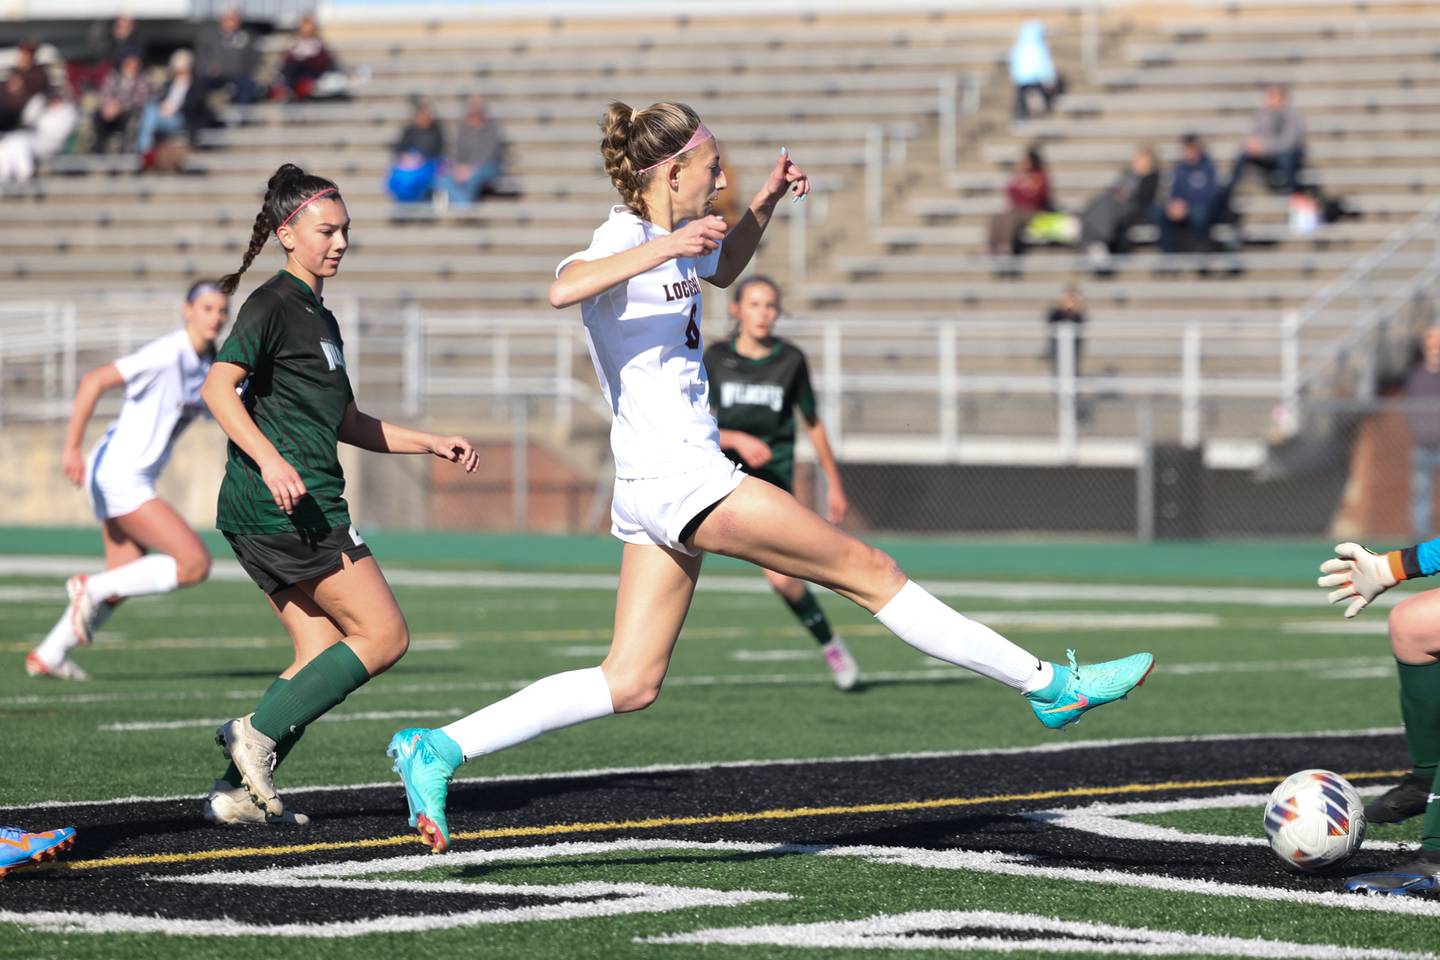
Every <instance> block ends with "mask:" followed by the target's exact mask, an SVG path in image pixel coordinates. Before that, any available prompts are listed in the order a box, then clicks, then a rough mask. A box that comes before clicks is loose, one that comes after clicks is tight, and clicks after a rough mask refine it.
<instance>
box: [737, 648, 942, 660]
mask: <svg viewBox="0 0 1440 960" xmlns="http://www.w3.org/2000/svg"><path fill="white" fill-rule="evenodd" d="M819 656H820V651H819V650H731V651H730V659H731V660H737V661H739V662H740V663H792V662H798V661H801V660H805V661H811V660H815V659H817V658H818V657H819ZM927 659H929V658H927ZM930 662H931V663H934V661H933V660H931V661H930Z"/></svg>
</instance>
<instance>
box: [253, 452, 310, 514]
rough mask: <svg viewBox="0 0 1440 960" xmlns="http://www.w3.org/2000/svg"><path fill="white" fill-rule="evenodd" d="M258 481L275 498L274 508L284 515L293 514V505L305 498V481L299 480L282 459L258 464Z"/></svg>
mask: <svg viewBox="0 0 1440 960" xmlns="http://www.w3.org/2000/svg"><path fill="white" fill-rule="evenodd" d="M260 479H262V480H264V481H265V486H266V487H268V488H269V489H270V496H272V497H274V498H275V506H277V507H279V508H280V509H281V510H284V511H285V512H286V513H294V512H295V504H297V503H299V502H300V499H301V498H302V497H304V496H305V481H304V480H301V479H300V474H298V473H296V472H295V468H294V467H292V466H290V464H289V463H288V462H287V461H286V460H285V458H284V457H278V456H277V457H276V458H275V459H274V460H267V461H265V462H264V463H262V464H260Z"/></svg>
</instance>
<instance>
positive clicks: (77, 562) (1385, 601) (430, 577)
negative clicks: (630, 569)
mask: <svg viewBox="0 0 1440 960" xmlns="http://www.w3.org/2000/svg"><path fill="white" fill-rule="evenodd" d="M97 563H98V561H97V560H96V558H95V557H26V556H10V557H3V556H0V576H7V575H8V576H47V575H48V576H56V577H68V576H70V575H71V574H72V573H74V572H75V571H76V570H88V569H91V568H94V567H96V566H97ZM210 576H211V579H214V580H222V581H226V582H244V583H248V582H249V577H247V576H245V574H244V572H243V571H242V570H241V569H240V566H239V564H237V563H235V562H234V561H233V560H227V559H217V560H216V561H215V564H214V567H213V568H212V570H211V574H210ZM385 577H386V579H388V580H389V581H390V583H391V585H393V586H404V587H475V588H488V589H502V590H545V589H550V590H608V591H612V592H613V591H614V590H615V587H616V585H617V583H618V580H617V577H618V574H614V573H521V572H508V571H479V570H415V569H411V568H408V567H386V568H385ZM920 582H921V583H922V584H923V585H924V587H925V589H927V590H929V591H930V592H931V593H933V594H935V595H936V596H940V597H957V598H968V599H988V600H1017V601H1035V600H1080V601H1087V602H1102V601H1104V602H1122V603H1159V604H1167V605H1171V604H1184V603H1203V604H1221V605H1225V606H1256V607H1308V608H1311V609H1315V608H1317V607H1318V608H1321V609H1323V608H1324V605H1325V595H1324V594H1323V593H1322V592H1321V591H1320V590H1319V589H1318V588H1306V589H1300V588H1290V587H1234V586H1226V587H1188V586H1156V585H1153V584H1113V583H1109V584H1098V583H1067V582H1019V583H1017V582H1002V581H994V582H992V581H977V580H942V579H939V578H932V577H923V576H922V577H921V578H920ZM699 589H701V590H709V591H715V592H721V593H769V592H770V585H769V583H767V582H766V581H765V580H764V579H762V578H760V577H753V576H739V575H735V574H717V575H709V576H702V577H701V578H700V584H699ZM1402 599H1403V597H1402V596H1398V595H1397V592H1391V593H1387V594H1384V595H1382V596H1380V597H1377V598H1376V599H1375V601H1374V603H1372V604H1371V605H1372V606H1394V605H1395V604H1397V603H1399V602H1400V601H1401V600H1402Z"/></svg>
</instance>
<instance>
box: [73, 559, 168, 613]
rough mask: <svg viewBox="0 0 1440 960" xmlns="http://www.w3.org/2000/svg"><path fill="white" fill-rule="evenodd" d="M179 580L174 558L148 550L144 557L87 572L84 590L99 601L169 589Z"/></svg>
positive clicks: (93, 599)
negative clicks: (99, 570) (110, 567)
mask: <svg viewBox="0 0 1440 960" xmlns="http://www.w3.org/2000/svg"><path fill="white" fill-rule="evenodd" d="M179 584H180V575H179V573H178V572H177V570H176V566H175V558H174V557H171V556H167V555H166V554H163V553H152V554H150V555H149V556H148V557H141V558H140V559H139V560H132V561H131V562H130V563H127V564H124V565H123V566H119V567H116V568H115V569H113V570H105V571H103V572H101V573H96V574H91V576H90V579H89V580H87V581H86V582H85V592H86V593H88V594H90V599H91V600H92V601H94V602H95V603H103V602H104V601H106V600H108V599H110V598H111V597H143V596H146V595H147V594H151V593H169V592H170V591H171V590H174V589H175V588H176V587H177V586H179Z"/></svg>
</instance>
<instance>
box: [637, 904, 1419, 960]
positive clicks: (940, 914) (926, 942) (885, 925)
mask: <svg viewBox="0 0 1440 960" xmlns="http://www.w3.org/2000/svg"><path fill="white" fill-rule="evenodd" d="M967 929H968V930H977V931H980V930H983V931H996V930H1004V931H1007V934H1006V935H1003V936H1002V935H996V934H993V933H989V934H982V933H979V932H976V933H973V934H968V935H967V934H964V933H959V934H957V931H965V930H967ZM634 942H635V943H645V944H667V945H668V944H693V945H707V944H713V945H717V946H731V947H741V946H748V947H790V948H796V949H802V950H810V951H816V950H847V951H848V950H934V951H936V952H942V953H943V952H953V953H975V952H979V951H991V950H993V951H995V952H997V953H1013V952H1016V951H1023V952H1025V953H1027V954H1028V953H1031V952H1034V953H1037V954H1039V955H1041V956H1046V957H1057V956H1061V955H1068V954H1107V955H1115V954H1121V955H1125V956H1132V955H1135V956H1143V957H1175V956H1187V957H1189V956H1202V957H1258V958H1267V960H1281V958H1289V960H1433V958H1434V957H1435V954H1433V953H1409V952H1405V951H1401V950H1391V949H1389V948H1375V947H1347V946H1340V945H1337V944H1328V943H1292V942H1287V941H1284V940H1272V939H1267V938H1263V937H1227V936H1216V935H1213V934H1202V933H1190V932H1187V931H1181V930H1155V929H1151V928H1148V927H1121V926H1115V925H1113V924H1104V923H1092V922H1088V921H1084V920H1074V919H1069V918H1065V919H1062V918H1059V917H1046V916H1040V915H1038V914H1024V913H998V912H996V911H993V910H911V911H906V912H904V913H881V914H876V915H874V916H870V917H866V918H865V919H863V920H822V921H818V922H810V923H774V924H759V925H755V926H744V927H712V928H709V929H704V930H692V931H686V932H683V933H667V934H657V935H654V936H649V937H636V938H635V940H634Z"/></svg>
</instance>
